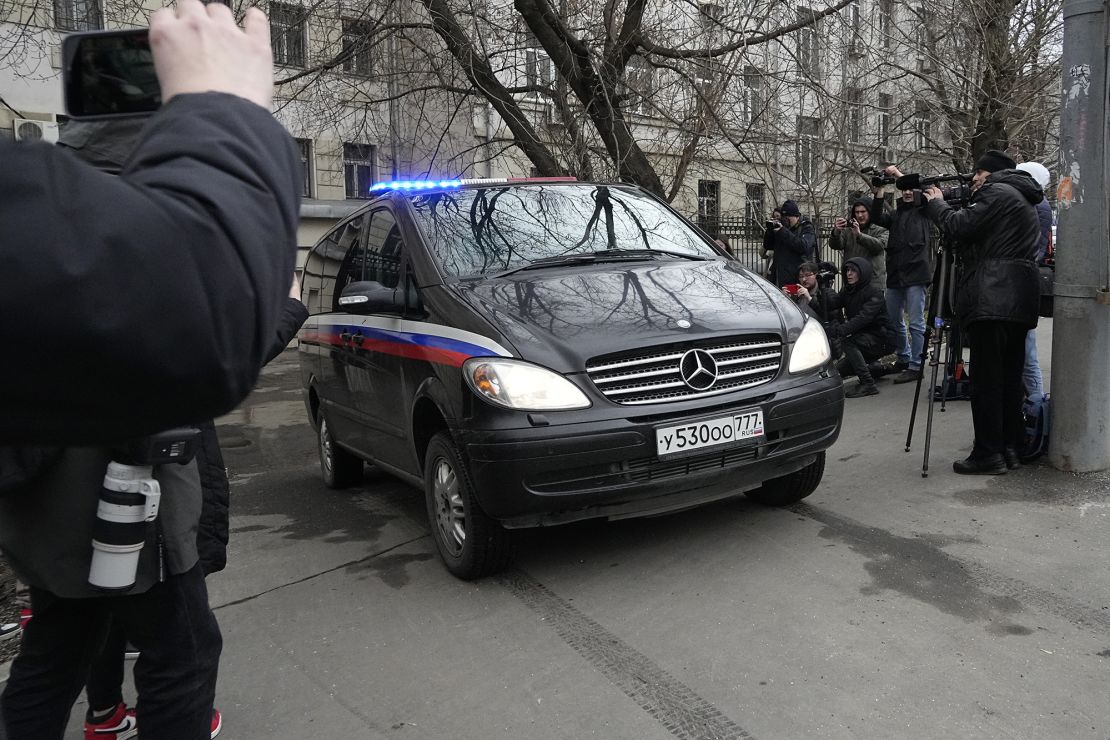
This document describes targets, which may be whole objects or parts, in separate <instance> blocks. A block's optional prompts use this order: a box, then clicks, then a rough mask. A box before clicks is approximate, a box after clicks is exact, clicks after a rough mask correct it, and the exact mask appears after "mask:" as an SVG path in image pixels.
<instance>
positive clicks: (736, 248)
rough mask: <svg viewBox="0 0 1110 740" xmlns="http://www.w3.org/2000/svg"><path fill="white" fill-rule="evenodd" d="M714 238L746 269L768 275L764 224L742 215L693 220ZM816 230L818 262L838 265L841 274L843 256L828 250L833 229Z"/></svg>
mask: <svg viewBox="0 0 1110 740" xmlns="http://www.w3.org/2000/svg"><path fill="white" fill-rule="evenodd" d="M691 220H693V221H694V223H696V224H697V225H698V226H700V227H701V228H702V230H703V231H705V232H706V233H707V234H709V235H710V236H711V237H713V238H714V239H720V240H721V241H723V242H724V243H725V244H726V245H727V246H728V251H729V252H730V253H731V254H732V256H733V257H735V258H736V259H737V261H739V262H740V264H742V265H743V266H744V267H746V268H748V269H749V270H752V271H753V272H756V273H758V274H760V275H763V274H765V273H766V265H767V264H769V263H768V262H764V260H763V258H762V257H761V256H760V252H761V251H763V232H764V228H765V226H764V222H762V221H758V222H757V221H753V220H752V219H750V218H745V217H743V216H720V217H717V218H704V217H694V218H693V219H691ZM814 228H816V230H817V255H816V256H817V260H816V261H818V262H820V261H822V260H825V261H828V262H832V263H833V264H834V265H836V269H837V272H838V273H839V271H840V267H841V264H842V262H843V260H844V253H843V252H841V251H838V250H835V249H831V248H830V247H829V235H830V234H832V228H831V227H830V228H823V227H822V226H821V225H820V224H818V223H814Z"/></svg>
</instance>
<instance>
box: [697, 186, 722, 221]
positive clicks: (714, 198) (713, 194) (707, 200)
mask: <svg viewBox="0 0 1110 740" xmlns="http://www.w3.org/2000/svg"><path fill="white" fill-rule="evenodd" d="M720 217H721V181H720V180H698V223H700V224H702V225H703V227H704V228H705V229H706V230H707V231H708V232H709V233H710V234H716V233H717V221H718V219H720Z"/></svg>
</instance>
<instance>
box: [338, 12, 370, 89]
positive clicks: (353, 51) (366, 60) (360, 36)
mask: <svg viewBox="0 0 1110 740" xmlns="http://www.w3.org/2000/svg"><path fill="white" fill-rule="evenodd" d="M373 34H374V25H373V24H372V23H370V22H369V21H343V71H344V72H347V73H349V74H353V75H361V76H362V77H369V76H370V73H371V72H372V71H373V69H372V67H371V65H370V37H371V36H372V35H373Z"/></svg>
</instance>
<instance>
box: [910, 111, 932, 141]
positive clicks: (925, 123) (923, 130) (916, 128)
mask: <svg viewBox="0 0 1110 740" xmlns="http://www.w3.org/2000/svg"><path fill="white" fill-rule="evenodd" d="M932 142H933V114H932V112H931V111H930V110H929V106H928V105H927V104H925V103H924V102H922V101H920V100H919V101H917V105H916V106H915V107H914V113H913V145H914V148H915V149H916V150H917V151H919V152H920V151H923V150H925V149H928V148H929V146H930V145H931V144H932Z"/></svg>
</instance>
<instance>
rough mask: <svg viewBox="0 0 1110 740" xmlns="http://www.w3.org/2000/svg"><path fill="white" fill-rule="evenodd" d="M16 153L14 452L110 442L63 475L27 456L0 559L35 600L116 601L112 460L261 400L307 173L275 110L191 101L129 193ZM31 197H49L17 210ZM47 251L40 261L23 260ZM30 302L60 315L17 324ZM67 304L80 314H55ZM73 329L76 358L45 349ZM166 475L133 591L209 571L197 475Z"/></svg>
mask: <svg viewBox="0 0 1110 740" xmlns="http://www.w3.org/2000/svg"><path fill="white" fill-rule="evenodd" d="M0 156H2V157H3V158H4V161H5V165H8V164H9V162H10V161H13V160H14V161H15V164H16V165H22V166H14V167H7V166H6V167H5V169H4V170H3V172H0V194H3V195H4V196H5V197H3V198H0V214H2V215H3V218H0V236H2V241H0V247H2V248H4V250H5V257H6V258H7V264H8V265H9V266H10V265H12V264H14V267H15V273H14V274H15V277H16V278H17V280H16V281H15V282H14V283H13V284H12V286H11V288H12V289H13V290H14V291H15V292H14V294H13V293H12V292H11V290H9V291H7V292H5V293H2V294H0V308H3V307H6V308H4V310H0V327H2V328H3V329H4V330H5V336H6V337H9V338H10V342H11V344H10V345H9V346H12V345H13V344H14V348H15V349H16V351H17V353H18V354H17V355H16V356H18V357H20V362H10V363H5V364H3V365H2V366H0V368H2V369H0V388H2V389H3V390H0V393H4V396H3V397H2V400H0V407H2V408H3V410H4V413H3V414H0V439H14V440H18V441H32V440H39V439H41V440H45V441H49V442H54V443H66V442H74V441H81V442H84V441H95V442H97V443H99V446H98V447H95V448H94V447H69V448H66V449H64V450H61V451H60V452H59V451H56V452H54V453H51V454H50V455H48V456H47V457H46V458H45V463H44V462H43V461H44V458H43V456H42V455H37V456H35V457H34V458H33V459H28V458H26V456H25V455H15V454H13V455H12V456H11V460H15V461H18V462H20V463H21V464H25V468H24V472H25V473H28V474H27V475H24V478H25V480H24V481H23V482H22V483H21V484H19V485H18V486H17V487H16V490H13V491H10V492H8V493H7V495H6V496H3V497H0V548H2V549H3V550H4V552H5V554H6V555H7V556H8V557H9V559H10V561H11V563H12V565H13V567H14V568H15V570H16V572H17V573H18V574H19V575H20V576H21V577H22V578H23V580H24V581H25V582H27V583H29V584H30V585H33V586H37V587H40V588H44V589H46V590H48V591H51V592H52V593H54V594H56V595H58V596H62V597H68V598H80V597H87V596H100V595H103V594H102V593H101V592H99V591H96V590H95V589H93V588H92V587H91V586H89V584H88V575H89V564H90V559H91V554H92V546H91V537H92V526H93V522H94V521H95V519H96V516H95V512H96V506H97V500H98V498H99V491H100V487H101V481H102V479H103V477H104V471H105V467H106V465H107V463H108V461H109V459H111V456H112V455H111V452H110V449H109V446H108V445H109V443H111V442H113V441H115V440H116V439H120V438H123V437H138V436H142V434H144V433H147V432H151V431H156V430H158V429H164V428H168V427H170V426H171V425H173V424H180V423H182V422H186V421H192V420H195V419H196V418H198V417H200V416H205V415H207V416H213V415H215V414H216V413H222V412H223V411H226V410H228V408H230V406H231V405H233V404H234V403H237V402H238V401H239V400H241V399H242V398H243V396H245V394H246V392H247V391H248V390H249V389H250V387H251V386H252V385H253V383H254V380H255V378H256V377H257V374H258V371H259V368H260V367H261V366H262V361H263V359H264V358H265V357H267V356H268V354H269V352H270V351H271V347H272V344H273V341H274V336H275V332H276V327H277V322H278V320H279V317H280V316H281V315H282V309H283V307H284V302H285V301H287V300H288V292H289V283H290V280H291V276H292V274H293V257H294V254H295V238H294V237H295V229H296V223H297V216H298V211H297V202H298V198H297V192H298V188H299V164H298V161H297V157H296V153H295V150H294V149H293V147H292V142H291V140H290V139H289V136H288V134H286V133H285V131H284V130H283V129H282V128H281V127H280V125H279V124H277V123H276V122H275V121H274V120H273V117H272V116H271V115H270V114H269V112H268V111H265V110H264V109H262V108H260V107H259V106H257V105H254V104H253V103H249V102H247V101H245V100H242V99H239V98H235V97H232V96H228V95H221V94H216V93H206V94H201V95H183V96H179V97H178V98H175V99H174V100H173V101H171V102H170V103H169V104H167V105H166V106H165V107H164V108H163V109H162V111H160V112H159V113H158V114H156V115H155V116H153V117H152V119H151V120H150V122H149V123H148V124H147V128H146V131H145V133H144V136H143V140H142V141H141V142H140V143H139V145H138V147H137V148H136V149H135V152H134V154H133V155H132V157H131V159H130V161H129V163H128V165H127V166H126V167H125V168H124V170H123V176H122V177H120V178H117V177H113V176H111V175H103V174H100V173H97V172H95V171H94V170H91V169H89V168H87V167H84V166H82V165H80V163H79V162H78V161H77V160H76V159H75V158H74V157H73V155H72V154H71V153H67V152H62V151H56V150H54V149H53V148H49V147H38V146H28V147H21V146H15V147H8V146H2V147H0ZM19 187H23V188H25V189H26V190H27V192H29V193H31V194H32V195H33V196H34V197H32V198H29V199H22V198H21V197H14V198H13V199H8V198H7V197H6V196H7V194H8V191H9V188H16V189H18V188H19ZM59 199H64V200H61V201H59ZM19 209H24V210H26V211H27V212H28V214H24V213H21V212H18V211H19ZM105 213H109V214H111V217H110V218H105V217H104V214H105ZM36 219H37V222H36V223H32V221H34V220H36ZM32 230H33V231H34V232H35V237H36V238H35V239H34V240H32V239H30V238H29V235H30V234H31V233H32ZM32 241H33V242H34V243H36V244H39V245H40V248H39V249H37V250H30V249H14V250H12V254H11V255H10V256H9V255H7V251H8V250H7V248H8V247H9V245H12V246H19V247H23V246H25V245H26V244H27V243H32ZM29 255H30V256H29ZM124 267H126V269H124ZM166 276H169V277H170V279H168V280H167V279H164V277H166ZM25 294H26V295H25ZM31 294H34V295H31ZM13 295H14V296H15V299H16V300H17V303H16V304H15V305H18V306H24V307H25V306H26V305H32V304H34V305H38V306H45V307H46V309H49V310H40V311H36V312H33V313H32V314H30V315H28V314H27V312H26V311H25V310H24V311H22V312H19V313H20V315H21V316H22V318H21V319H20V320H19V321H11V322H5V321H4V319H5V317H12V318H14V317H15V313H13V310H7V309H14V306H11V307H7V306H6V304H7V301H8V300H9V299H12V297H13ZM51 295H65V296H66V300H65V301H60V302H59V301H47V302H45V303H44V302H43V296H51ZM31 298H34V300H33V301H32V300H31ZM28 316H30V317H31V318H28ZM89 317H95V321H92V322H90V320H89ZM9 323H10V324H11V325H12V327H11V331H10V332H8V331H7V329H8V328H9V327H8V324H9ZM55 325H56V326H55ZM63 327H64V328H66V329H67V332H66V334H67V335H71V336H73V337H75V338H74V339H73V340H72V341H69V342H68V343H67V345H66V354H65V356H62V357H61V359H59V358H60V356H59V354H58V353H57V352H52V353H48V352H42V351H41V346H40V345H41V341H42V337H43V336H58V335H59V334H58V331H60V330H61V328H63ZM31 329H34V337H33V338H34V342H35V346H34V347H31V346H30V341H31V339H32V337H31V336H26V337H25V336H24V334H26V333H28V332H30V330H31ZM75 330H76V331H75ZM21 342H25V343H27V344H28V346H27V347H26V348H22V347H21V344H20V343H21ZM67 357H68V358H72V359H73V362H66V361H64V360H65V359H66V358H67ZM78 362H79V365H80V368H81V372H76V373H75V372H73V370H72V368H73V367H74V365H75V364H77V363H78ZM13 388H14V391H13ZM17 391H18V393H17ZM11 460H7V459H5V458H0V464H7V462H10V461H11ZM26 463H30V464H29V465H26ZM216 464H219V463H216ZM221 467H222V466H221ZM7 477H8V475H7V472H6V471H3V470H0V479H3V478H7ZM155 478H157V479H158V480H159V482H160V483H161V484H162V491H163V497H162V501H161V505H160V512H159V516H158V519H157V521H156V524H155V526H151V527H149V528H148V538H147V542H146V544H145V546H144V547H143V549H142V551H141V554H140V561H139V570H138V578H137V581H136V585H135V587H134V588H133V589H131V590H130V591H129V593H141V592H143V591H145V590H147V589H148V588H150V586H152V585H153V584H155V583H157V582H158V581H159V580H160V579H162V578H163V577H164V576H165V574H166V573H169V574H179V573H183V572H185V571H187V570H189V569H190V568H192V567H193V566H194V565H195V564H196V563H197V559H198V555H197V530H198V521H199V519H200V514H201V501H202V495H201V485H200V476H199V472H198V465H197V463H196V462H194V463H190V464H188V465H184V466H182V465H168V466H162V467H161V468H157V469H156V470H155ZM225 539H226V538H225Z"/></svg>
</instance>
